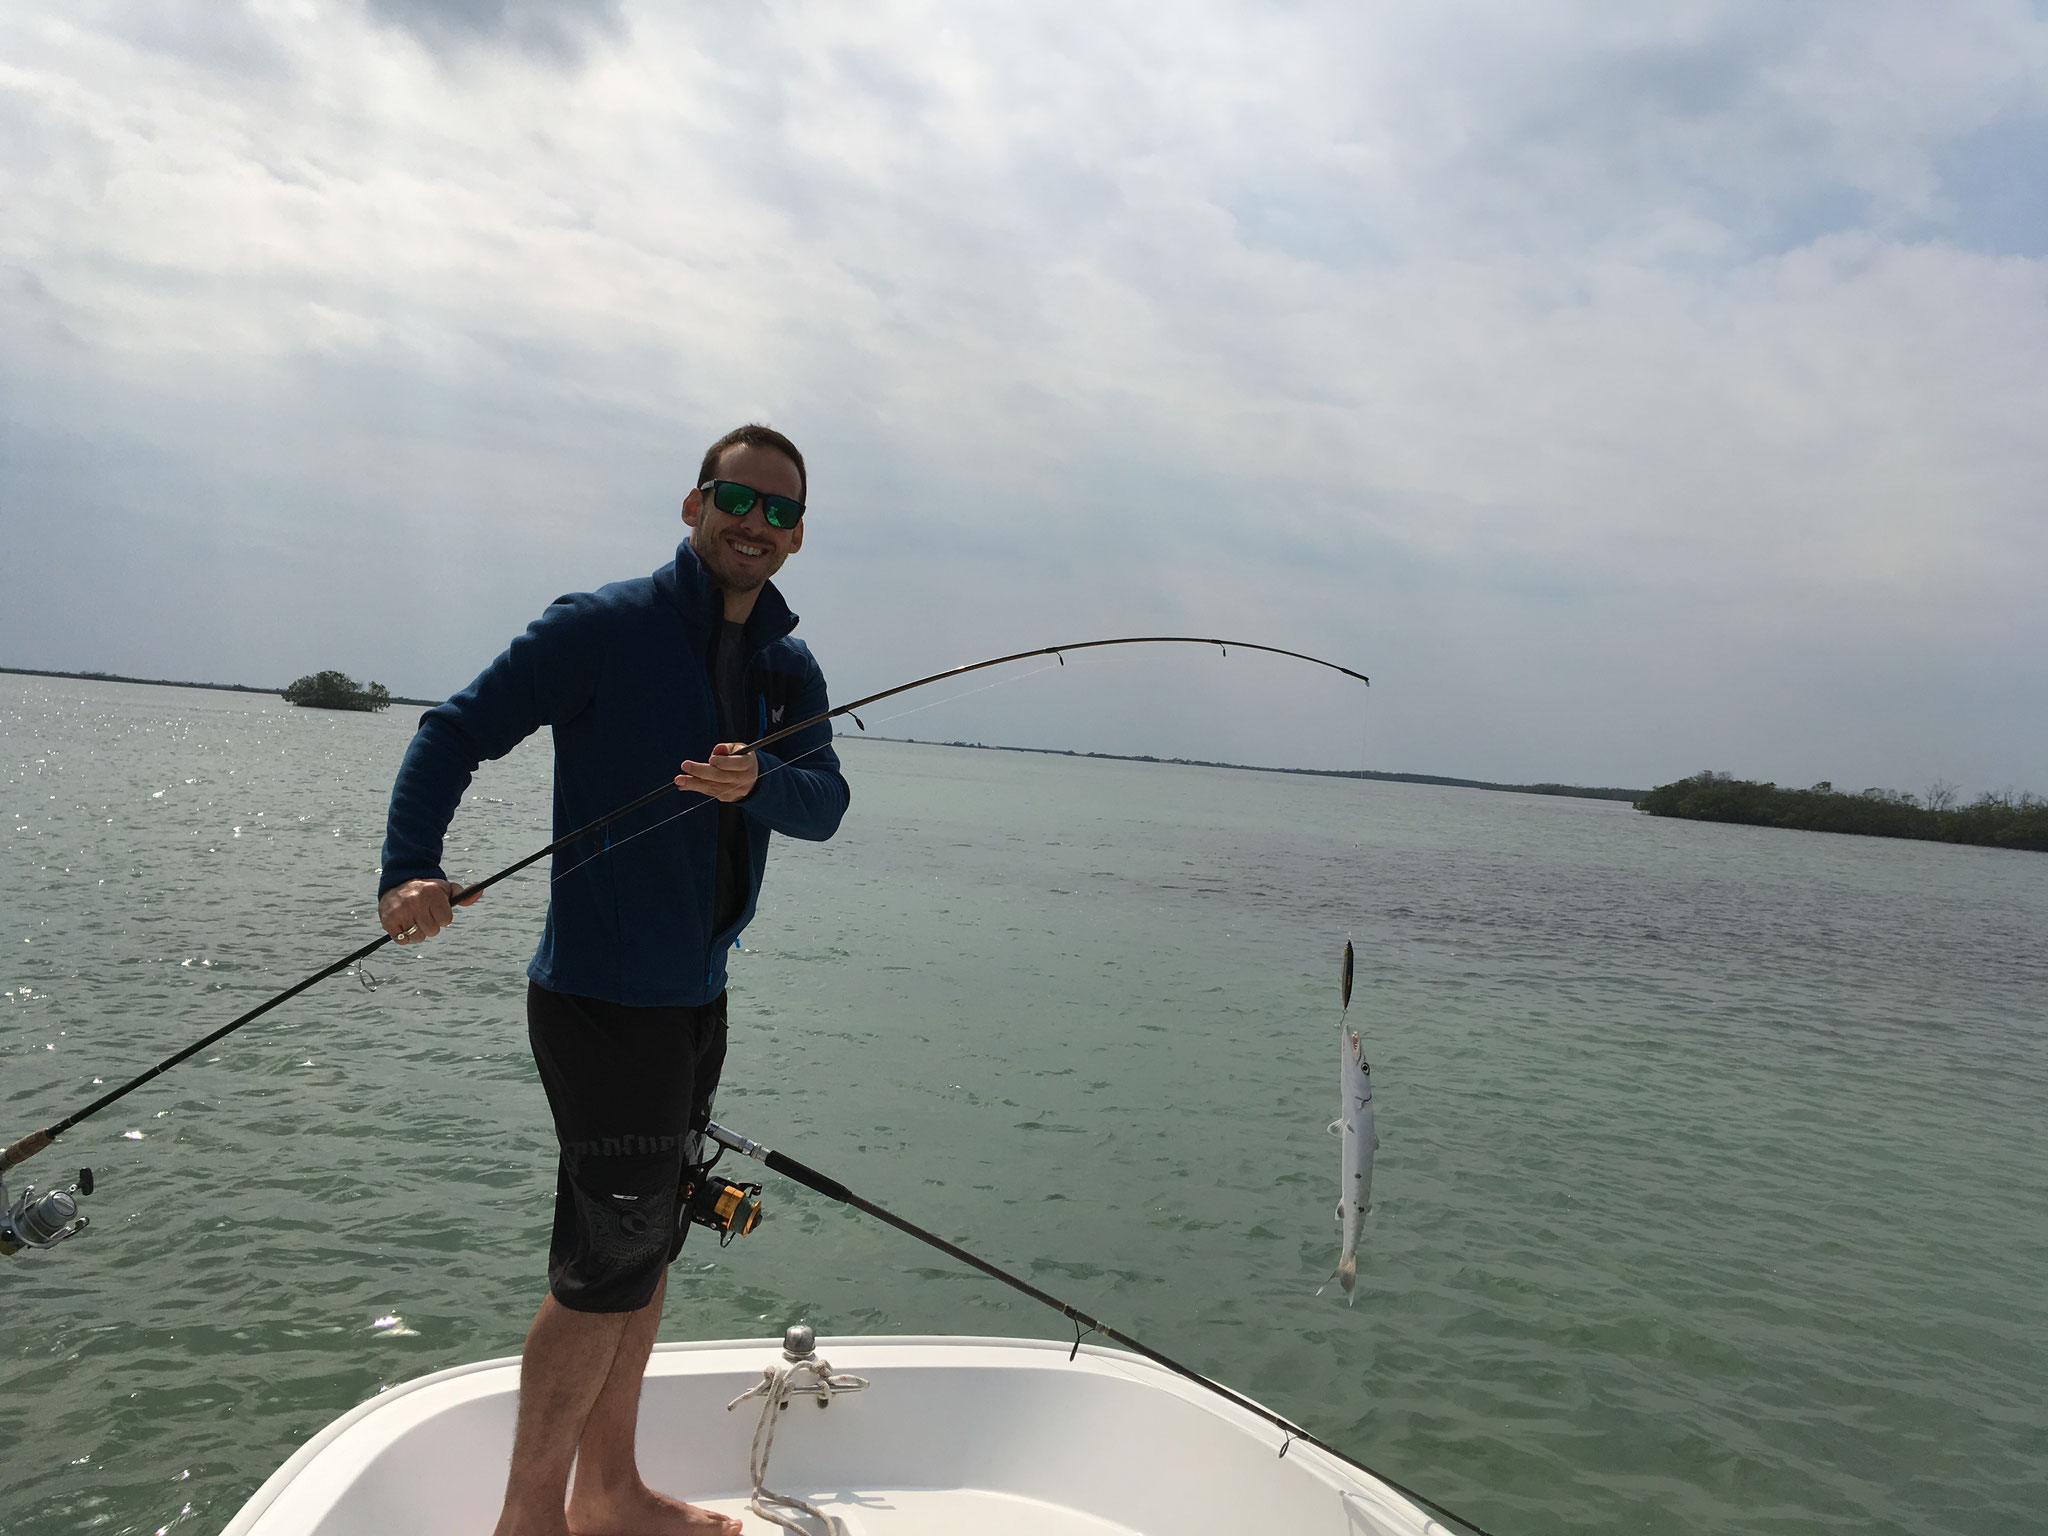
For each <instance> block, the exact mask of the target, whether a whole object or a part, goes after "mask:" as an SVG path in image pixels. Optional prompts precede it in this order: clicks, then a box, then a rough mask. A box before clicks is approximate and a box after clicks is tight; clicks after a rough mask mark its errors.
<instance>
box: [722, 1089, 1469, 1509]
mask: <svg viewBox="0 0 2048 1536" xmlns="http://www.w3.org/2000/svg"><path fill="white" fill-rule="evenodd" d="M704 1134H705V1135H707V1136H709V1137H710V1138H711V1139H712V1140H713V1141H715V1142H717V1143H718V1144H719V1146H721V1147H724V1148H726V1149H727V1150H729V1151H733V1152H737V1153H739V1154H740V1155H741V1156H742V1157H751V1158H752V1159H754V1161H756V1162H758V1163H765V1164H766V1165H767V1166H768V1169H769V1171H770V1172H773V1173H779V1174H781V1175H782V1176H783V1177H784V1178H786V1179H791V1180H794V1181H795V1182H796V1183H798V1184H801V1185H803V1186H804V1187H805V1188H806V1189H811V1190H815V1191H816V1192H817V1193H819V1194H821V1195H823V1196H824V1197H825V1198H826V1199H828V1200H836V1201H838V1202H839V1203H840V1204H841V1205H850V1206H852V1207H853V1208H854V1209H855V1210H857V1211H862V1212H865V1213H866V1214H867V1215H869V1216H872V1217H874V1218H875V1219H876V1220H877V1221H880V1222H886V1223H887V1224H888V1225H889V1226H892V1227H894V1228H895V1229H896V1230H897V1231H899V1232H902V1233H906V1234H907V1235H909V1236H911V1237H914V1238H916V1239H917V1240H918V1241H919V1242H920V1243H923V1244H925V1245H926V1246H928V1247H932V1248H936V1249H938V1251H939V1252H941V1253H943V1254H945V1255H946V1256H947V1257H948V1258H951V1259H957V1260H958V1261H959V1262H960V1263H962V1264H965V1265H967V1266H968V1267H969V1268H970V1269H978V1270H980V1271H981V1272H982V1273H983V1274H984V1275H987V1276H988V1277H989V1278H990V1279H992V1280H1000V1281H1001V1282H1002V1283H1003V1284H1004V1285H1007V1286H1008V1287H1010V1289H1011V1290H1013V1291H1021V1292H1022V1293H1023V1294H1024V1295H1026V1296H1029V1297H1030V1298H1031V1299H1032V1300H1033V1301H1035V1302H1038V1303H1039V1304H1041V1305H1042V1306H1047V1307H1051V1308H1052V1309H1053V1311H1055V1312H1057V1313H1059V1314H1060V1316H1062V1317H1064V1318H1066V1319H1067V1320H1068V1321H1069V1322H1071V1323H1072V1324H1073V1325H1074V1354H1070V1355H1068V1356H1067V1358H1068V1359H1069V1360H1071V1359H1073V1358H1074V1355H1075V1354H1079V1353H1080V1351H1081V1340H1082V1338H1083V1337H1084V1336H1085V1335H1086V1334H1089V1333H1099V1334H1101V1335H1102V1336H1103V1337H1104V1338H1106V1339H1111V1340H1114V1341H1115V1342H1116V1343H1118V1344H1121V1345H1123V1347H1124V1348H1125V1349H1128V1350H1130V1351H1131V1352H1132V1353H1133V1354H1138V1355H1143V1356H1144V1357H1145V1358H1146V1359H1147V1360H1150V1361H1151V1362H1152V1363H1153V1364H1154V1365H1158V1366H1163V1367H1164V1368H1165V1369H1167V1370H1169V1371H1171V1372H1173V1374H1174V1375H1176V1376H1179V1377H1182V1378H1184V1379H1186V1380H1188V1381H1191V1382H1193V1383H1195V1385H1196V1386H1199V1387H1206V1388H1208V1389H1209V1390H1210V1391H1211V1392H1214V1393H1215V1394H1216V1395H1217V1396H1219V1397H1222V1398H1224V1399H1226V1400H1227V1401H1229V1402H1232V1403H1235V1404H1236V1405H1237V1406H1238V1407H1240V1408H1242V1409H1244V1410H1245V1411H1246V1412H1247V1413H1253V1414H1257V1415H1258V1416H1259V1417H1260V1418H1262V1419H1264V1420H1265V1421H1266V1422H1267V1423H1269V1424H1272V1425H1274V1426H1276V1427H1277V1428H1279V1429H1280V1430H1282V1431H1283V1432H1284V1433H1285V1434H1286V1436H1287V1438H1286V1440H1284V1441H1283V1442H1282V1443H1281V1446H1280V1454H1281V1455H1282V1456H1285V1455H1286V1454H1287V1448H1288V1446H1289V1445H1291V1444H1293V1442H1295V1441H1296V1440H1301V1441H1305V1442H1307V1443H1308V1444H1309V1445H1312V1446H1314V1447H1315V1448H1316V1449H1317V1450H1319V1451H1323V1452H1326V1453H1327V1454H1329V1455H1331V1456H1334V1457H1336V1458H1337V1459H1338V1460H1339V1461H1341V1462H1343V1463H1345V1464H1346V1465H1347V1466H1352V1467H1356V1468H1357V1469H1358V1470H1359V1471H1361V1472H1364V1473H1366V1474H1367V1475H1368V1476H1371V1477H1375V1478H1378V1479H1379V1480H1380V1481H1381V1482H1383V1483H1385V1484H1386V1485H1387V1486H1388V1487H1389V1488H1391V1489H1393V1490H1394V1491H1395V1492H1396V1493H1399V1494H1401V1495H1403V1496H1404V1497H1406V1498H1410V1499H1413V1500H1414V1501H1415V1502H1416V1503H1418V1504H1420V1505H1422V1506H1424V1507H1425V1508H1427V1509H1428V1510H1430V1511H1431V1512H1432V1513H1434V1514H1438V1515H1442V1516H1443V1517H1444V1518H1445V1519H1446V1520H1454V1521H1456V1522H1457V1523H1458V1524H1459V1525H1462V1526H1464V1527H1465V1528H1466V1529H1467V1530H1470V1531H1475V1532H1477V1533H1478V1536H1492V1533H1491V1532H1489V1531H1488V1530H1487V1529H1486V1528H1485V1527H1484V1526H1482V1525H1478V1524H1476V1523H1474V1522H1473V1521H1471V1520H1468V1519H1466V1518H1465V1517H1464V1516H1463V1515H1461V1514H1459V1513H1458V1512H1457V1511H1456V1510H1451V1509H1446V1508H1444V1506H1443V1505H1441V1504H1439V1503H1437V1502H1436V1500H1434V1499H1432V1498H1428V1497H1426V1496H1425V1495H1423V1494H1420V1493H1417V1492H1416V1491H1415V1490H1414V1489H1413V1488H1409V1487H1405V1486H1403V1485H1402V1484H1400V1483H1397V1482H1395V1481H1394V1480H1393V1479H1392V1478H1391V1477H1388V1476H1387V1475H1386V1473H1384V1472H1379V1471H1375V1470H1374V1469H1373V1468H1371V1467H1369V1466H1367V1465H1366V1464H1365V1463H1364V1462H1362V1461H1360V1460H1359V1459H1358V1458H1357V1457H1355V1456H1347V1455H1346V1454H1345V1453H1344V1452H1342V1451H1340V1450H1338V1449H1337V1447H1335V1446H1334V1445H1332V1444H1330V1443H1329V1442H1328V1441H1327V1440H1322V1439H1319V1438H1317V1437H1316V1436H1315V1435H1312V1434H1310V1433H1309V1432H1308V1431H1307V1430H1305V1429H1303V1428H1302V1427H1301V1426H1300V1425H1299V1424H1296V1423H1295V1422H1294V1421H1293V1420H1292V1419H1287V1418H1282V1417H1281V1416H1280V1415H1279V1414H1277V1413H1275V1412H1273V1410H1272V1409H1270V1408H1266V1407H1263V1406H1261V1405H1260V1404H1258V1403H1255V1402H1253V1401H1252V1400H1251V1399H1250V1398H1248V1397H1246V1396H1244V1394H1242V1393H1240V1392H1233V1391H1232V1390H1231V1389H1230V1388H1229V1387H1226V1386H1224V1385H1223V1383H1222V1382H1220V1381H1217V1380H1215V1379H1213V1378H1212V1377H1208V1376H1204V1375H1203V1374H1202V1373H1201V1372H1200V1371H1198V1370H1195V1369H1194V1368H1193V1367H1192V1366H1186V1365H1182V1364H1181V1363H1180V1362H1179V1361H1178V1360H1175V1359H1173V1358H1171V1357H1170V1356H1167V1355H1163V1354H1161V1353H1160V1352H1159V1351H1158V1350H1156V1349H1154V1348H1152V1347H1151V1346H1150V1345H1148V1344H1143V1343H1140V1342H1139V1341H1138V1340H1136V1339H1134V1338H1132V1337H1131V1336H1130V1335H1129V1334H1127V1333H1124V1332H1123V1331H1122V1330H1120V1329H1116V1328H1112V1327H1110V1325H1109V1324H1107V1323H1105V1322H1103V1321H1102V1320H1101V1319H1099V1318H1094V1317H1090V1316H1089V1315H1088V1314H1087V1313H1086V1312H1083V1311H1081V1310H1080V1308H1078V1307H1074V1306H1070V1305H1068V1304H1067V1303H1066V1302H1064V1301H1061V1300H1060V1299H1059V1297H1057V1296H1054V1295H1052V1294H1051V1293H1050V1292H1048V1291H1041V1290H1040V1289H1039V1288H1038V1287H1037V1286H1035V1285H1033V1284H1032V1283H1031V1282H1030V1281H1029V1280H1025V1279H1022V1278H1021V1277H1019V1276H1017V1275H1013V1274H1011V1273H1010V1272H1009V1271H1008V1270H1006V1269H1004V1268H1003V1267H1002V1266H1001V1265H998V1264H991V1263H990V1262H989V1261H988V1260H987V1259H984V1258H981V1257H980V1256H979V1255H977V1254H972V1253H969V1252H968V1251H967V1250H966V1249H965V1248H962V1247H961V1246H959V1244H957V1243H949V1242H947V1241H946V1240H945V1239H944V1238H943V1237H940V1236H939V1235H938V1234H937V1233H936V1232H927V1231H926V1230H925V1229H924V1228H923V1227H920V1226H919V1225H918V1224H917V1223H916V1222H914V1221H910V1220H908V1219H906V1218H905V1217H902V1216H898V1215H897V1214H896V1213H895V1212H894V1211H891V1210H886V1209H884V1208H883V1207H882V1206H879V1205H877V1204H875V1202H874V1201H872V1200H869V1199H867V1198H866V1197H865V1196H862V1195H857V1194H855V1193H854V1192H853V1191H852V1190H850V1189H848V1188H847V1187H846V1186H845V1185H844V1184H842V1183H840V1182H839V1181H838V1180H837V1179H835V1178H833V1177H831V1175H829V1174H824V1173H820V1172H819V1171H818V1170H817V1169H815V1168H813V1167H811V1166H810V1165H809V1164H808V1163H802V1162H799V1161H797V1159H795V1158H793V1157H791V1156H790V1155H789V1154H788V1153H787V1152H778V1151H776V1150H775V1149H774V1148H772V1147H764V1146H762V1145H761V1143H760V1142H758V1141H752V1140H750V1139H748V1138H747V1137H745V1136H742V1135H740V1134H739V1133H738V1132H736V1131H731V1130H728V1129H726V1128H725V1127H724V1126H722V1125H720V1124H719V1123H718V1122H717V1121H715V1120H714V1121H712V1122H711V1123H710V1124H709V1125H708V1126H706V1127H705V1131H704Z"/></svg>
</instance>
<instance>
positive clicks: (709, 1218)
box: [683, 1168, 761, 1248]
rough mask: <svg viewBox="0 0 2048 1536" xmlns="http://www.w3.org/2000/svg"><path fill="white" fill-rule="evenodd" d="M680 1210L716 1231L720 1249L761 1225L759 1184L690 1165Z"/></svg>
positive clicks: (684, 1182) (698, 1222) (695, 1221)
mask: <svg viewBox="0 0 2048 1536" xmlns="http://www.w3.org/2000/svg"><path fill="white" fill-rule="evenodd" d="M683 1210H684V1212H685V1213H686V1214H687V1215H688V1216H689V1218H690V1220H691V1221H692V1222H694V1223H695V1224H696V1225H698V1226H700V1227H709V1228H710V1229H711V1230H712V1231H714V1232H716V1233H717V1234H718V1246H719V1247H721V1248H723V1247H725V1246H726V1244H728V1243H730V1242H731V1241H732V1240H733V1239H734V1238H736V1237H745V1236H746V1235H747V1234H748V1233H749V1232H751V1231H753V1230H754V1228H755V1227H756V1226H758V1225H760V1221H761V1186H760V1185H759V1184H735V1183H733V1182H732V1181H731V1180H730V1179H725V1178H721V1177H719V1176H718V1175H717V1174H715V1173H713V1172H712V1171H711V1170H710V1169H709V1168H693V1169H691V1170H690V1171H689V1172H688V1173H687V1174H685V1175H684V1179H683Z"/></svg>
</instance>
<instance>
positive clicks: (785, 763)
mask: <svg viewBox="0 0 2048 1536" xmlns="http://www.w3.org/2000/svg"><path fill="white" fill-rule="evenodd" d="M1058 670H1059V669H1058V668H1057V667H1039V668H1037V669H1035V670H1033V671H1030V672H1026V673H1025V674H1023V676H1022V677H1004V678H998V679H997V680H996V681H995V682H993V683H983V684H982V685H981V686H980V687H979V688H970V689H968V690H967V691H966V692H965V693H954V694H948V695H947V696H946V697H945V698H943V699H935V700H933V701H932V702H931V703H929V704H920V705H918V706H917V708H915V709H899V710H898V711H896V713H895V714H893V715H882V716H880V717H879V718H877V719H876V721H875V724H877V725H887V724H889V722H890V721H892V720H901V719H903V718H904V716H906V715H915V714H921V713H923V712H924V711H925V710H927V709H937V708H938V707H939V706H940V705H941V704H952V703H955V702H956V701H958V700H960V699H967V698H972V697H973V696H974V695H975V694H977V693H987V692H988V691H989V690H990V689H991V688H1007V687H1009V686H1010V685H1011V684H1013V683H1021V682H1023V681H1024V680H1025V679H1026V678H1032V677H1036V676H1038V675H1039V673H1041V672H1055V671H1058ZM861 729H862V730H863V731H865V730H866V729H867V727H866V726H865V725H863V726H862V727H861ZM830 745H831V743H830V742H829V741H821V742H819V743H818V745H817V746H815V747H807V748H805V749H804V750H803V751H802V752H799V753H797V755H796V756H795V757H786V758H783V759H782V760H781V761H780V762H778V763H776V765H775V766H774V767H773V768H770V769H769V770H768V771H767V772H766V773H764V774H762V775H761V778H762V779H768V778H772V777H773V776H774V775H776V774H778V773H780V772H782V770H783V769H785V768H788V767H790V766H791V765H792V764H795V763H800V762H802V761H803V760H804V759H805V758H807V757H809V756H810V755H811V754H812V753H813V752H820V751H823V750H824V749H825V748H826V747H828V746H830ZM746 750H749V751H751V750H752V749H751V748H748V749H746ZM756 782H759V780H757V781H756ZM720 803H722V802H719V801H715V800H712V799H709V798H705V799H702V800H699V801H697V803H696V804H694V805H686V806H684V807H683V808H682V809H681V810H680V811H677V812H675V813H674V814H673V815H670V816H664V817H662V818H661V820H659V821H657V822H655V823H654V824H653V825H652V826H646V827H642V828H641V829H640V830H639V831H638V832H630V833H628V834H627V835H626V836H624V837H621V838H618V839H617V840H615V841H613V842H609V843H606V844H605V845H604V846H603V847H602V848H600V849H598V850H597V852H595V853H593V854H591V855H590V857H589V858H587V859H579V860H578V861H577V862H576V863H574V864H571V865H570V866H569V867H568V868H567V869H564V870H560V871H558V872H557V873H556V874H554V875H551V876H550V877H549V882H550V883H551V884H552V883H553V882H554V881H556V880H566V879H568V878H569V876H571V875H573V874H575V873H576V871H577V870H579V869H581V868H582V867H583V866H584V865H585V864H591V863H595V862H596V861H597V860H599V859H601V858H603V857H604V856H605V855H606V854H608V853H610V852H611V851H612V850H613V849H614V848H623V847H625V846H626V844H628V843H630V842H632V841H633V839H634V838H636V837H645V836H646V835H647V834H648V833H650V832H658V831H660V830H661V829H662V828H663V827H665V826H667V825H668V824H669V823H670V822H672V821H681V820H682V819H683V818H684V817H685V816H688V815H690V814H691V813H692V812H695V811H701V810H703V809H704V808H705V806H707V805H716V804H720Z"/></svg>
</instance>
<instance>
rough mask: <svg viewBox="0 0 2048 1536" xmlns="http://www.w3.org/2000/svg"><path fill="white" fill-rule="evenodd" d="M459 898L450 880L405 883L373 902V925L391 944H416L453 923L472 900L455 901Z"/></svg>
mask: <svg viewBox="0 0 2048 1536" xmlns="http://www.w3.org/2000/svg"><path fill="white" fill-rule="evenodd" d="M461 894H462V887H461V886H459V885H457V884H456V883H455V882H454V881H452V880H408V881H406V882H405V884H403V885H394V886H393V887H391V889H390V890H388V891H386V892H385V893H384V894H383V895H382V896H380V897H379V898H378V899H377V921H378V922H380V923H382V924H383V925H384V931H385V932H386V933H388V934H390V935H391V937H392V940H393V941H394V942H396V943H399V944H418V943H420V942H421V941H422V940H425V939H431V938H432V937H433V936H434V935H435V934H437V933H439V932H440V931H441V930H442V929H443V928H446V927H447V926H448V925H449V924H450V923H452V922H454V921H455V909H456V908H457V907H466V906H468V905H469V904H470V902H472V901H475V900H476V897H475V896H471V897H469V898H467V899H466V900H457V898H458V897H460V896H461ZM479 894H481V893H479Z"/></svg>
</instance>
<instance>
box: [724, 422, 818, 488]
mask: <svg viewBox="0 0 2048 1536" xmlns="http://www.w3.org/2000/svg"><path fill="white" fill-rule="evenodd" d="M741 444H745V445H746V446H747V447H749V448H773V449H774V450H775V451H776V452H777V453H779V454H781V455H782V456H783V457H784V458H786V459H788V460H789V462H790V463H792V464H794V465H795V466H796V478H797V483H798V484H799V485H801V486H802V487H803V489H804V496H805V497H806V499H808V498H809V496H810V494H811V477H810V475H809V474H808V473H807V472H806V471H805V469H804V456H803V455H802V454H801V453H799V452H797V447H796V444H795V443H792V442H791V441H790V440H789V439H788V438H786V437H784V436H783V435H782V434H781V433H780V432H778V431H776V430H775V429H774V428H773V427H764V426H762V425H761V424H760V423H759V422H758V421H750V422H748V423H747V424H746V425H745V426H744V427H734V428H733V429H732V430H731V431H730V432H728V433H726V434H725V436H723V437H721V438H720V439H719V440H718V441H717V442H715V443H713V444H712V445H711V446H710V447H709V448H706V449H705V450H704V462H703V463H702V464H701V465H699V466H698V468H697V483H698V484H699V485H703V484H704V483H705V482H707V481H710V480H716V479H717V478H718V461H719V459H720V458H722V457H723V456H724V454H725V450H726V449H728V448H737V447H739V446H740V445H741Z"/></svg>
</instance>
